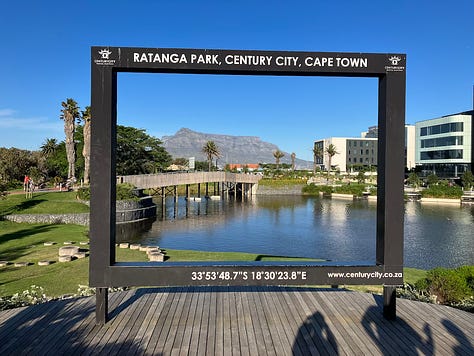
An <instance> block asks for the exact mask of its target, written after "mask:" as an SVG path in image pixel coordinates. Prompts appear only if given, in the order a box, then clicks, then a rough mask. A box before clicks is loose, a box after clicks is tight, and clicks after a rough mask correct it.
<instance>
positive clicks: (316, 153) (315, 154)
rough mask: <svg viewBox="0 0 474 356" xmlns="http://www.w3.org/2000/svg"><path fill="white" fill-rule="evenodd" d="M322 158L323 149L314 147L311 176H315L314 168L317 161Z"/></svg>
mask: <svg viewBox="0 0 474 356" xmlns="http://www.w3.org/2000/svg"><path fill="white" fill-rule="evenodd" d="M322 157H323V149H322V148H321V147H320V146H316V145H315V146H314V148H313V162H314V164H313V174H316V167H317V161H318V159H321V158H322Z"/></svg>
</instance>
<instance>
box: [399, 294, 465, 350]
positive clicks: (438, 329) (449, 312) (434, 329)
mask: <svg viewBox="0 0 474 356" xmlns="http://www.w3.org/2000/svg"><path fill="white" fill-rule="evenodd" d="M399 303H404V301H403V300H401V301H400V302H399ZM442 309H443V308H442V307H441V306H439V308H435V309H431V308H426V304H424V303H420V302H411V303H404V308H403V309H402V310H401V312H400V313H399V316H400V317H401V318H404V319H405V320H406V321H407V322H408V323H409V324H410V326H411V327H412V328H413V329H414V330H416V331H417V333H418V334H422V335H423V334H426V332H427V331H430V332H431V333H434V334H438V335H442V338H441V340H440V341H443V342H438V345H437V346H438V347H440V348H442V349H444V350H445V351H446V352H451V351H452V350H451V347H450V346H451V345H452V344H454V343H456V341H457V340H460V345H459V349H460V350H464V352H468V351H469V345H468V344H467V343H464V342H463V341H465V340H466V338H465V337H464V335H465V334H470V335H472V334H474V327H473V324H474V316H473V315H472V314H467V313H456V312H458V311H457V310H453V309H452V308H445V309H444V310H443V313H441V312H440V311H441V310H442ZM456 314H457V315H459V316H460V317H456ZM467 315H471V316H472V318H471V322H470V323H469V322H468V323H465V319H464V316H467ZM447 317H448V318H451V319H452V320H455V321H450V320H451V319H447ZM419 318H421V319H425V320H426V319H427V318H429V319H430V320H431V321H430V323H429V324H425V325H424V326H423V328H421V325H420V324H419V323H418V320H419Z"/></svg>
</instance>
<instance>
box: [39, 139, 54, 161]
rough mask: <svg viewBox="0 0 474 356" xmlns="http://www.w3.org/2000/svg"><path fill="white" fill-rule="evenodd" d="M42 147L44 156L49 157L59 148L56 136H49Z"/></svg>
mask: <svg viewBox="0 0 474 356" xmlns="http://www.w3.org/2000/svg"><path fill="white" fill-rule="evenodd" d="M40 148H41V153H42V154H43V156H45V157H49V156H51V155H52V154H53V153H54V152H56V150H57V149H58V140H56V139H55V138H47V139H46V140H45V141H44V143H43V145H42V146H41V147H40Z"/></svg>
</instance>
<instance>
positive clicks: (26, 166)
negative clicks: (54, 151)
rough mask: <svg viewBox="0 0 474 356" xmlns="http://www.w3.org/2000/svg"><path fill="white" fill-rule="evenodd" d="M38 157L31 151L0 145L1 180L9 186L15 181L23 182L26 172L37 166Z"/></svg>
mask: <svg viewBox="0 0 474 356" xmlns="http://www.w3.org/2000/svg"><path fill="white" fill-rule="evenodd" d="M36 158H37V157H36V156H35V155H34V154H33V153H32V152H31V151H27V150H21V149H18V148H14V147H12V148H4V147H0V181H3V182H5V183H6V184H7V185H9V186H10V185H11V184H12V183H15V182H23V178H24V177H25V174H28V172H29V170H30V169H31V168H32V167H36V166H37V164H38V162H37V160H36Z"/></svg>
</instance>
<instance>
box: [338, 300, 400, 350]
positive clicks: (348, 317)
mask: <svg viewBox="0 0 474 356" xmlns="http://www.w3.org/2000/svg"><path fill="white" fill-rule="evenodd" d="M344 295H345V296H346V297H345V298H344ZM331 297H333V299H332V303H331V304H332V305H339V306H340V308H341V309H342V310H344V311H345V312H344V320H345V321H346V323H347V325H348V328H349V329H350V330H351V334H350V335H351V339H352V341H353V342H354V343H355V344H356V345H357V347H358V348H359V349H360V350H364V352H365V354H367V355H377V354H378V353H379V349H378V347H377V345H376V344H375V343H374V342H368V341H367V340H366V339H365V335H364V332H365V328H364V326H363V324H362V318H361V317H360V316H361V315H363V313H364V310H363V309H362V308H360V306H359V305H357V304H356V303H354V300H353V299H352V298H351V295H350V293H345V294H344V293H341V292H340V291H334V292H331ZM384 347H385V348H386V350H385V351H384V352H386V353H388V354H390V353H394V352H395V350H391V349H390V347H389V345H386V344H384Z"/></svg>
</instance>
